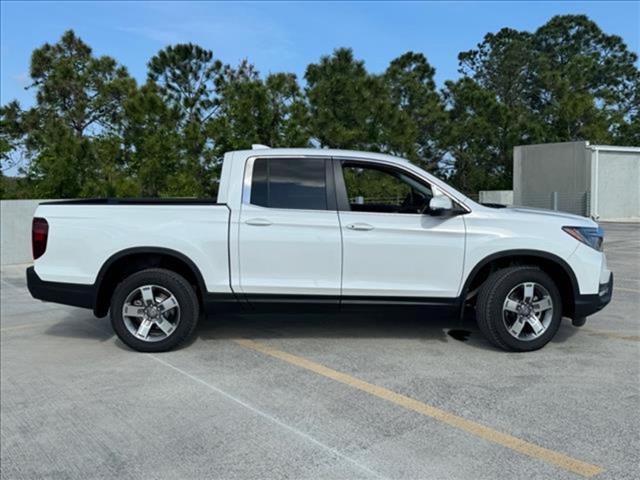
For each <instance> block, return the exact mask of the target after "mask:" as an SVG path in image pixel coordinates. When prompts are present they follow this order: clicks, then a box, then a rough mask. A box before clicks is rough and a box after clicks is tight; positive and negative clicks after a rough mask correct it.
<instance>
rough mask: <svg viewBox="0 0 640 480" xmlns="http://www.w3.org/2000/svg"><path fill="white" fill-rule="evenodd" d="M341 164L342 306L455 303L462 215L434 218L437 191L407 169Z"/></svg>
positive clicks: (462, 241)
mask: <svg viewBox="0 0 640 480" xmlns="http://www.w3.org/2000/svg"><path fill="white" fill-rule="evenodd" d="M335 162H336V165H337V166H336V170H335V171H336V180H337V182H336V188H337V190H338V208H339V209H340V213H339V214H340V223H341V225H342V239H343V258H344V260H343V262H344V263H343V278H342V295H343V301H344V302H345V303H346V302H349V301H355V302H357V301H360V300H362V301H366V300H368V299H367V298H366V297H370V298H371V299H372V300H373V298H372V297H378V300H384V299H385V298H386V297H391V298H389V300H393V301H401V300H402V298H401V297H405V298H407V300H408V301H411V300H412V299H425V298H426V299H430V298H433V299H438V298H447V299H452V298H454V297H456V296H457V295H458V290H459V288H460V282H461V276H462V268H463V262H464V248H465V226H464V220H463V218H462V215H456V216H448V217H438V216H433V215H430V214H429V213H430V212H429V208H428V205H429V200H430V199H431V198H432V196H433V195H434V193H438V192H434V189H433V188H432V187H431V185H429V183H427V182H426V181H424V180H423V179H421V178H418V177H417V176H416V175H414V174H413V173H412V172H410V171H408V170H404V169H401V168H398V167H396V166H391V165H388V164H384V163H376V162H373V161H368V160H367V161H349V160H345V161H338V160H336V161H335ZM338 165H339V166H338ZM363 297H364V298H363Z"/></svg>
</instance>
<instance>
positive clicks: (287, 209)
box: [238, 157, 342, 304]
mask: <svg viewBox="0 0 640 480" xmlns="http://www.w3.org/2000/svg"><path fill="white" fill-rule="evenodd" d="M332 175H333V173H332V170H331V160H330V159H326V158H309V157H304V158H274V157H264V158H253V159H249V161H248V163H247V167H246V177H245V185H244V188H245V189H246V190H245V191H244V192H243V201H242V206H241V212H240V222H239V227H238V228H239V232H238V242H239V245H238V250H239V273H240V287H241V289H242V292H243V293H244V294H246V295H247V297H248V298H249V300H251V299H252V298H253V299H256V298H257V299H258V300H260V299H262V300H265V299H269V298H271V299H272V300H273V301H279V300H293V301H295V300H296V298H298V299H300V300H303V301H304V299H305V296H310V295H318V296H323V297H325V299H326V301H327V302H329V303H336V304H337V302H338V296H339V294H340V270H341V256H342V251H341V248H342V247H341V239H340V224H339V220H338V213H337V211H336V207H335V193H334V190H333V188H332V186H333V180H332ZM327 185H330V188H327ZM329 191H330V192H331V193H330V194H329ZM285 296H288V298H285Z"/></svg>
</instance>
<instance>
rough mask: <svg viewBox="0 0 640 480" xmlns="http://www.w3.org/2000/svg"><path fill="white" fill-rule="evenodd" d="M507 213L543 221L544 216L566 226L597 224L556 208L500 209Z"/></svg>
mask: <svg viewBox="0 0 640 480" xmlns="http://www.w3.org/2000/svg"><path fill="white" fill-rule="evenodd" d="M501 211H502V212H504V213H505V214H507V215H516V216H519V217H523V216H524V217H529V218H531V220H535V221H544V220H545V217H547V219H549V220H555V221H559V222H562V223H564V225H566V226H576V227H597V226H598V224H597V223H596V222H594V221H593V220H591V219H590V218H587V217H582V216H580V215H573V214H572V213H566V212H558V211H556V210H546V209H544V208H527V207H507V208H505V209H502V210H501Z"/></svg>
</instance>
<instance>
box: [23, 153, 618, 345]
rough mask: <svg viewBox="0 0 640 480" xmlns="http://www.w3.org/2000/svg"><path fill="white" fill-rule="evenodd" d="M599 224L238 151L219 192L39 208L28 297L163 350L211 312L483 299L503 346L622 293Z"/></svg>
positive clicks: (423, 178)
mask: <svg viewBox="0 0 640 480" xmlns="http://www.w3.org/2000/svg"><path fill="white" fill-rule="evenodd" d="M602 242H603V233H602V230H601V229H600V228H599V227H598V225H597V224H596V223H595V222H593V221H592V220H590V219H587V218H583V217H579V216H575V215H569V214H564V213H558V212H552V211H542V210H528V209H521V208H495V207H490V206H484V205H480V204H478V203H476V202H474V201H472V200H470V199H469V198H467V197H466V196H464V195H462V194H461V193H459V192H457V191H456V190H454V189H453V188H451V187H449V186H448V185H446V184H445V183H443V182H442V181H440V180H438V179H437V178H435V177H433V176H432V175H430V174H428V173H427V172H425V171H423V170H421V169H420V168H418V167H417V166H415V165H413V164H411V163H409V162H408V161H406V160H402V159H399V158H396V157H392V156H388V155H382V154H377V153H363V152H352V151H341V150H318V149H267V148H258V147H256V148H254V149H253V150H246V151H236V152H230V153H227V154H226V155H225V157H224V164H223V167H222V175H221V179H220V185H219V192H218V199H217V202H214V201H206V200H204V201H203V200H174V199H167V200H162V199H156V200H108V199H100V200H72V201H58V202H48V203H42V204H41V205H40V206H39V207H38V209H37V211H36V213H35V218H34V219H33V242H32V243H33V254H34V259H35V264H34V266H33V267H30V268H29V269H28V270H27V282H28V287H29V291H30V292H31V294H32V296H33V297H35V298H38V299H41V300H44V301H50V302H58V303H64V304H68V305H74V306H78V307H85V308H90V309H93V312H94V314H95V315H96V316H99V317H102V316H105V315H106V314H107V313H108V312H110V316H111V322H112V325H113V328H114V330H115V332H116V333H117V334H118V336H119V337H120V339H121V340H122V341H123V342H124V343H126V344H127V345H129V346H130V347H132V348H134V349H136V350H139V351H147V352H149V351H163V350H168V349H171V348H174V347H176V346H177V345H179V344H180V343H182V342H184V341H185V340H186V339H188V338H189V337H190V336H191V335H192V333H193V332H194V329H195V327H196V323H197V321H198V318H199V316H200V314H201V312H205V311H206V312H208V313H214V314H215V312H216V311H222V310H223V309H225V310H226V309H228V308H229V307H237V308H239V309H244V310H247V311H251V310H258V309H266V308H270V309H276V310H277V309H279V308H284V307H287V306H288V307H291V306H292V305H294V306H295V307H296V308H299V309H300V311H303V310H305V309H311V308H313V309H318V308H323V309H328V310H332V309H335V310H338V309H342V310H344V309H348V308H359V309H362V308H371V307H373V308H375V309H380V308H381V307H394V308H401V307H412V308H420V309H422V310H423V311H424V314H425V322H426V321H428V320H429V319H428V315H429V312H433V309H437V310H439V311H440V313H443V312H447V313H449V314H451V316H452V317H453V318H454V319H455V318H460V316H461V315H462V312H463V310H464V309H465V307H473V308H475V312H476V318H477V322H478V325H479V327H480V329H481V331H482V332H483V333H484V335H486V337H487V338H488V339H489V340H490V341H491V342H492V343H493V344H495V345H496V346H498V347H501V348H503V349H507V350H516V351H527V350H534V349H537V348H540V347H542V346H543V345H545V344H546V343H547V342H548V341H549V340H550V339H551V338H552V337H553V336H554V334H555V333H556V331H557V330H558V327H559V325H560V321H561V318H562V317H563V316H566V317H570V318H572V319H573V323H574V325H576V326H580V325H582V324H584V321H585V317H586V316H587V315H590V314H592V313H594V312H596V311H598V310H600V309H601V308H603V307H604V306H605V305H606V304H607V303H608V302H609V301H610V299H611V294H612V287H613V275H612V273H611V272H610V271H609V270H608V268H607V263H606V259H605V255H604V253H603V252H602Z"/></svg>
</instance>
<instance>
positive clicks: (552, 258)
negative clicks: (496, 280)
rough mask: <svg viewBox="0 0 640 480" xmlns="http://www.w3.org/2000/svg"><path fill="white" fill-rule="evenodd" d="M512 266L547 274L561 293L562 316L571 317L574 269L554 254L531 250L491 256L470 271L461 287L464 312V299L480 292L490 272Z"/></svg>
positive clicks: (576, 289)
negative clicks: (526, 267) (535, 268)
mask: <svg viewBox="0 0 640 480" xmlns="http://www.w3.org/2000/svg"><path fill="white" fill-rule="evenodd" d="M512 265H531V266H537V267H539V268H540V269H541V270H543V271H544V272H545V273H547V274H548V275H549V276H550V277H551V278H552V279H553V280H554V282H555V283H556V286H557V287H558V289H559V290H560V295H561V297H562V299H563V302H562V313H563V315H565V316H568V317H572V316H573V314H574V310H575V299H576V298H577V297H578V295H579V294H580V290H579V287H578V280H577V278H576V275H575V273H574V272H573V269H572V268H571V266H570V265H569V264H568V263H567V262H566V261H565V260H563V259H562V258H560V257H559V256H557V255H554V254H553V253H549V252H545V251H541V250H530V249H518V250H505V251H501V252H496V253H493V254H491V255H488V256H486V257H485V258H483V259H482V260H480V261H479V262H478V263H477V264H476V265H475V266H474V267H473V268H472V269H471V272H470V273H469V275H468V276H467V279H466V280H465V283H464V285H463V287H462V291H461V294H460V298H461V299H462V305H463V309H462V310H464V304H465V301H466V299H467V296H468V295H469V294H470V293H473V292H474V291H475V290H477V289H478V288H480V286H482V284H483V283H484V282H485V280H486V279H487V278H488V277H489V275H490V274H491V273H492V272H494V271H496V270H497V269H500V268H504V267H507V266H512ZM565 299H566V300H565ZM567 300H568V301H567Z"/></svg>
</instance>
